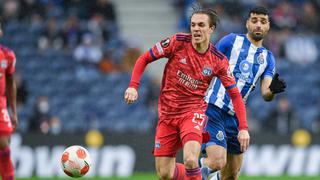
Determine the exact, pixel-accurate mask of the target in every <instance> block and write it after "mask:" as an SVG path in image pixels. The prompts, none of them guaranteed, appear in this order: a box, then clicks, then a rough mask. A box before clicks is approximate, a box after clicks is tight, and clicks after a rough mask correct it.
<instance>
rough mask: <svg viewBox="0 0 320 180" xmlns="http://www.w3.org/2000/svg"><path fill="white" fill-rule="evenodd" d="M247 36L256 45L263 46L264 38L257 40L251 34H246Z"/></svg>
mask: <svg viewBox="0 0 320 180" xmlns="http://www.w3.org/2000/svg"><path fill="white" fill-rule="evenodd" d="M246 36H247V38H248V39H249V41H250V42H251V43H252V44H253V45H255V46H256V47H261V46H262V41H263V39H261V40H260V41H256V40H254V39H253V38H252V37H251V36H249V34H246Z"/></svg>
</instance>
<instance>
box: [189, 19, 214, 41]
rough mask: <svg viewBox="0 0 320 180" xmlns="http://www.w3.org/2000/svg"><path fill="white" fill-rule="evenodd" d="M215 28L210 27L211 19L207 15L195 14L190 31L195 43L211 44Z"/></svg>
mask: <svg viewBox="0 0 320 180" xmlns="http://www.w3.org/2000/svg"><path fill="white" fill-rule="evenodd" d="M213 29H214V27H209V17H208V15H206V14H194V15H193V16H192V17H191V22H190V30H191V34H192V39H193V41H194V42H195V43H204V42H209V40H210V36H211V33H212V32H213Z"/></svg>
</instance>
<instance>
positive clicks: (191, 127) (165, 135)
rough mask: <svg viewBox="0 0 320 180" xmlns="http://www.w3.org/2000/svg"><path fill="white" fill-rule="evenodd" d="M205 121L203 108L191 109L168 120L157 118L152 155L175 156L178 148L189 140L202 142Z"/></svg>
mask: <svg viewBox="0 0 320 180" xmlns="http://www.w3.org/2000/svg"><path fill="white" fill-rule="evenodd" d="M206 123H207V116H206V115H205V112H204V110H198V111H192V112H190V113H187V114H186V115H185V116H184V117H182V118H179V119H172V120H171V121H170V122H168V121H163V120H161V119H159V122H158V126H157V132H156V137H155V143H154V150H153V155H154V156H166V157H175V156H176V154H177V152H178V150H179V149H180V148H182V147H183V145H184V144H185V143H186V142H188V141H190V140H195V141H198V142H199V143H200V144H202V132H203V128H204V126H205V124H206ZM187 135H188V136H187Z"/></svg>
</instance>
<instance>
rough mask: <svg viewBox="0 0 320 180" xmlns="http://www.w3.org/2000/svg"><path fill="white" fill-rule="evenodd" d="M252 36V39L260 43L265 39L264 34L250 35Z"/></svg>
mask: <svg viewBox="0 0 320 180" xmlns="http://www.w3.org/2000/svg"><path fill="white" fill-rule="evenodd" d="M250 35H251V37H252V39H254V40H255V41H260V40H262V39H263V37H264V34H263V33H261V34H256V33H254V32H253V33H250Z"/></svg>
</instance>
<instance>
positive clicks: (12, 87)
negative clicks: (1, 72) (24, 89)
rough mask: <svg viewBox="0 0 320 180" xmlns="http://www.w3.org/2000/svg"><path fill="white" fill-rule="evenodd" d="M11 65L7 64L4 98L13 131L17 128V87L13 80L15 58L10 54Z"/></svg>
mask: <svg viewBox="0 0 320 180" xmlns="http://www.w3.org/2000/svg"><path fill="white" fill-rule="evenodd" d="M11 56H12V57H11V59H12V61H13V62H12V63H11V64H9V67H8V71H7V72H6V97H7V100H8V102H9V105H10V110H11V123H12V127H13V130H15V129H16V128H17V126H18V117H17V87H16V83H15V80H14V70H15V61H16V59H15V56H14V54H13V53H12V54H11Z"/></svg>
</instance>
